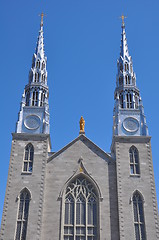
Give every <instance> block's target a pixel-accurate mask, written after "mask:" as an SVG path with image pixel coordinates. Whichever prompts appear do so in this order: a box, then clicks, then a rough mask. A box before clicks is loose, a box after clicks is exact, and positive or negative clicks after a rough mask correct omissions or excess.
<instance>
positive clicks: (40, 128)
mask: <svg viewBox="0 0 159 240" xmlns="http://www.w3.org/2000/svg"><path fill="white" fill-rule="evenodd" d="M43 17H44V14H43V13H42V15H41V23H40V31H39V36H38V41H37V45H36V50H35V53H34V54H33V58H32V66H31V69H30V72H29V81H28V84H27V85H26V86H25V89H24V93H23V95H22V101H21V108H20V112H19V119H18V122H17V126H16V133H31V134H32V133H39V134H40V133H46V134H49V133H50V124H49V104H48V97H49V89H48V86H47V70H46V63H47V57H46V56H45V52H44V37H43Z"/></svg>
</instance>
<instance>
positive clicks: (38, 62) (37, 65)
mask: <svg viewBox="0 0 159 240" xmlns="http://www.w3.org/2000/svg"><path fill="white" fill-rule="evenodd" d="M36 67H37V68H40V60H39V59H38V61H37V62H36Z"/></svg>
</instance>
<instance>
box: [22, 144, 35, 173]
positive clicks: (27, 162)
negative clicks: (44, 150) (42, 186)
mask: <svg viewBox="0 0 159 240" xmlns="http://www.w3.org/2000/svg"><path fill="white" fill-rule="evenodd" d="M33 160H34V147H33V145H32V144H31V143H29V144H28V145H27V146H26V147H25V153H24V161H23V172H29V173H31V172H32V171H33Z"/></svg>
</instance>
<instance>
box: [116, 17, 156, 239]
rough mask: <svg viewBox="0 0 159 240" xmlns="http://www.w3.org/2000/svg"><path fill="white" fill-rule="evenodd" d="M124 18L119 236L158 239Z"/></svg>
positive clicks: (148, 153) (147, 144)
mask: <svg viewBox="0 0 159 240" xmlns="http://www.w3.org/2000/svg"><path fill="white" fill-rule="evenodd" d="M121 18H122V26H121V29H122V32H121V46H120V56H119V59H118V61H117V77H116V89H115V93H114V99H115V106H114V113H113V139H112V146H111V152H112V156H113V157H114V159H115V160H116V177H117V199H118V219H119V239H120V240H125V239H130V240H134V239H135V240H146V239H159V225H158V210H157V200H156V193H155V182H154V175H153V164H152V155H151V137H150V136H149V134H148V127H147V125H146V118H145V115H144V109H143V104H142V100H141V96H140V91H139V89H138V88H137V86H136V75H135V73H134V70H133V63H132V58H131V56H130V55H129V51H128V45H127V39H126V33H125V23H124V18H125V17H124V16H122V17H121Z"/></svg>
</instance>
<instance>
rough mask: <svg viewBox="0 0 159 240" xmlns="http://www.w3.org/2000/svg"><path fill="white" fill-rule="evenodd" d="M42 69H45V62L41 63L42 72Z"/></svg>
mask: <svg viewBox="0 0 159 240" xmlns="http://www.w3.org/2000/svg"><path fill="white" fill-rule="evenodd" d="M44 68H45V62H42V67H41V70H43V69H44Z"/></svg>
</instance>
